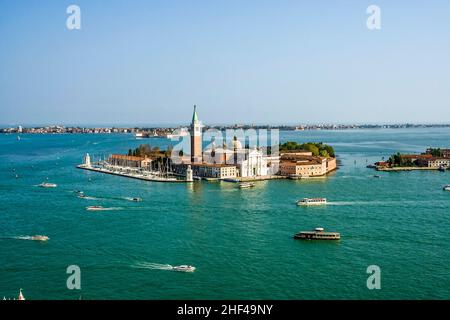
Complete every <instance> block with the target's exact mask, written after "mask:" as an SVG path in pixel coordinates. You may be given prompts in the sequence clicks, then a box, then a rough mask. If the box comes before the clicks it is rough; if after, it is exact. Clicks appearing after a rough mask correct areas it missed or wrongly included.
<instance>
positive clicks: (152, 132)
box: [0, 124, 450, 138]
mask: <svg viewBox="0 0 450 320" xmlns="http://www.w3.org/2000/svg"><path fill="white" fill-rule="evenodd" d="M409 128H450V124H303V125H254V124H234V125H216V126H211V125H209V126H204V129H205V130H208V129H217V130H227V129H235V130H236V129H243V130H247V129H278V130H280V131H309V130H361V129H409ZM177 129H178V130H180V129H181V134H183V133H185V132H186V128H183V127H120V126H111V127H107V126H104V127H81V126H67V127H66V126H63V125H52V126H36V127H23V126H16V127H4V128H0V133H3V134H22V133H28V134H113V133H123V134H134V135H135V136H136V137H137V138H153V137H164V138H172V137H173V136H174V133H175V131H176V130H177ZM177 135H179V133H178V134H175V137H176V136H177Z"/></svg>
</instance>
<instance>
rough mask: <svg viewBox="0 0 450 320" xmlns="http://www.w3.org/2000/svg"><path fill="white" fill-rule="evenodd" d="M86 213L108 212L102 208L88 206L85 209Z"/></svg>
mask: <svg viewBox="0 0 450 320" xmlns="http://www.w3.org/2000/svg"><path fill="white" fill-rule="evenodd" d="M86 210H87V211H105V210H109V209H108V208H105V207H102V206H89V207H86Z"/></svg>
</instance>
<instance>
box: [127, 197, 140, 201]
mask: <svg viewBox="0 0 450 320" xmlns="http://www.w3.org/2000/svg"><path fill="white" fill-rule="evenodd" d="M127 200H130V201H134V202H141V201H142V198H138V197H135V198H127Z"/></svg>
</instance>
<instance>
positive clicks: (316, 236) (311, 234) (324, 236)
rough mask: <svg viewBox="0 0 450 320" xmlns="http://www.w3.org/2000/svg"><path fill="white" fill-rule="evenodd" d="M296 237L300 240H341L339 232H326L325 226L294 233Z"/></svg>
mask: <svg viewBox="0 0 450 320" xmlns="http://www.w3.org/2000/svg"><path fill="white" fill-rule="evenodd" d="M294 239H300V240H340V239H341V234H340V233H338V232H325V231H324V229H323V228H315V229H314V230H313V231H300V232H299V233H296V234H295V235H294Z"/></svg>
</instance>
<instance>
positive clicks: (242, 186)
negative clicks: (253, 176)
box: [239, 182, 255, 189]
mask: <svg viewBox="0 0 450 320" xmlns="http://www.w3.org/2000/svg"><path fill="white" fill-rule="evenodd" d="M254 186H255V184H254V183H253V182H242V183H240V184H239V189H248V188H253V187H254Z"/></svg>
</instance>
